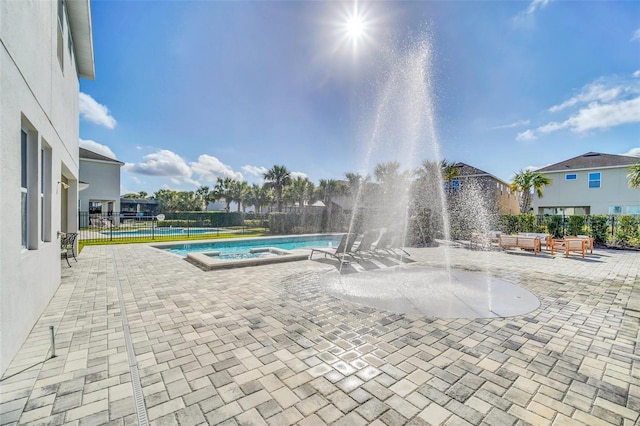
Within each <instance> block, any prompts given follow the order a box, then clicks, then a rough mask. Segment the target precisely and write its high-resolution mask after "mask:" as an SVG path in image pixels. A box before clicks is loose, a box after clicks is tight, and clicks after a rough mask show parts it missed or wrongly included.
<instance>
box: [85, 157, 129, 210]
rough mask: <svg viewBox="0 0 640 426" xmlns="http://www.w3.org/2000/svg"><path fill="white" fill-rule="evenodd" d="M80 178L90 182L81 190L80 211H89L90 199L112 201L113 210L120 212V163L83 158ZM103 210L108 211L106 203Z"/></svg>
mask: <svg viewBox="0 0 640 426" xmlns="http://www.w3.org/2000/svg"><path fill="white" fill-rule="evenodd" d="M80 180H81V181H82V182H86V183H88V184H89V187H88V188H87V189H85V190H83V191H81V192H80V204H79V209H80V211H82V212H85V211H89V201H111V202H113V211H114V212H120V163H110V162H106V161H97V160H87V159H84V158H83V159H81V160H80ZM102 212H103V213H106V212H107V206H106V205H103V207H102Z"/></svg>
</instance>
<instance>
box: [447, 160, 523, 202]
mask: <svg viewBox="0 0 640 426" xmlns="http://www.w3.org/2000/svg"><path fill="white" fill-rule="evenodd" d="M455 167H456V169H457V170H458V175H457V176H456V177H455V178H453V179H452V180H451V181H450V182H445V183H444V184H445V193H446V194H449V195H450V196H455V195H458V194H460V195H463V194H465V191H467V190H470V189H472V188H473V189H475V190H476V191H477V192H479V193H480V194H481V195H482V197H483V198H484V199H485V200H487V201H488V203H489V206H491V208H492V210H494V211H495V212H497V213H500V214H519V213H520V194H519V193H517V192H513V191H511V187H510V185H509V184H508V183H507V182H505V181H503V180H501V179H499V178H497V177H495V176H493V175H492V174H489V173H487V172H485V171H483V170H480V169H478V168H476V167H473V166H470V165H468V164H465V163H456V164H455ZM467 195H468V194H467ZM465 198H468V196H466V197H465Z"/></svg>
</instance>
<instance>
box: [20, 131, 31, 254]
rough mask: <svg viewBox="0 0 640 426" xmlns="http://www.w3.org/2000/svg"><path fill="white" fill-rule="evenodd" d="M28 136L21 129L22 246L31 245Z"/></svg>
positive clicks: (24, 247) (25, 247)
mask: <svg viewBox="0 0 640 426" xmlns="http://www.w3.org/2000/svg"><path fill="white" fill-rule="evenodd" d="M28 141H29V139H28V137H27V132H25V131H24V130H23V129H20V220H21V224H22V248H23V249H24V250H26V249H27V248H28V247H29V186H28V185H29V179H28V177H29V173H28V169H27V167H28V165H29V161H28V157H27V155H28V152H27V149H28V147H29V146H28Z"/></svg>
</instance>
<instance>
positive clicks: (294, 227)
mask: <svg viewBox="0 0 640 426" xmlns="http://www.w3.org/2000/svg"><path fill="white" fill-rule="evenodd" d="M269 229H270V231H271V233H273V234H308V233H315V232H318V231H319V230H320V215H318V214H304V213H279V212H273V213H269Z"/></svg>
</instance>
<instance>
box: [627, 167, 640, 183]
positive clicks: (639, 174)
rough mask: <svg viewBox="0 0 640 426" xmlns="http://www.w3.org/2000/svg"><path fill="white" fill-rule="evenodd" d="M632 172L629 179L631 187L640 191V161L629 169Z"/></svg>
mask: <svg viewBox="0 0 640 426" xmlns="http://www.w3.org/2000/svg"><path fill="white" fill-rule="evenodd" d="M629 169H630V170H631V171H630V172H629V174H628V175H627V177H628V178H629V187H630V188H637V189H640V161H638V162H637V163H636V164H634V165H632V166H631V167H629Z"/></svg>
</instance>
